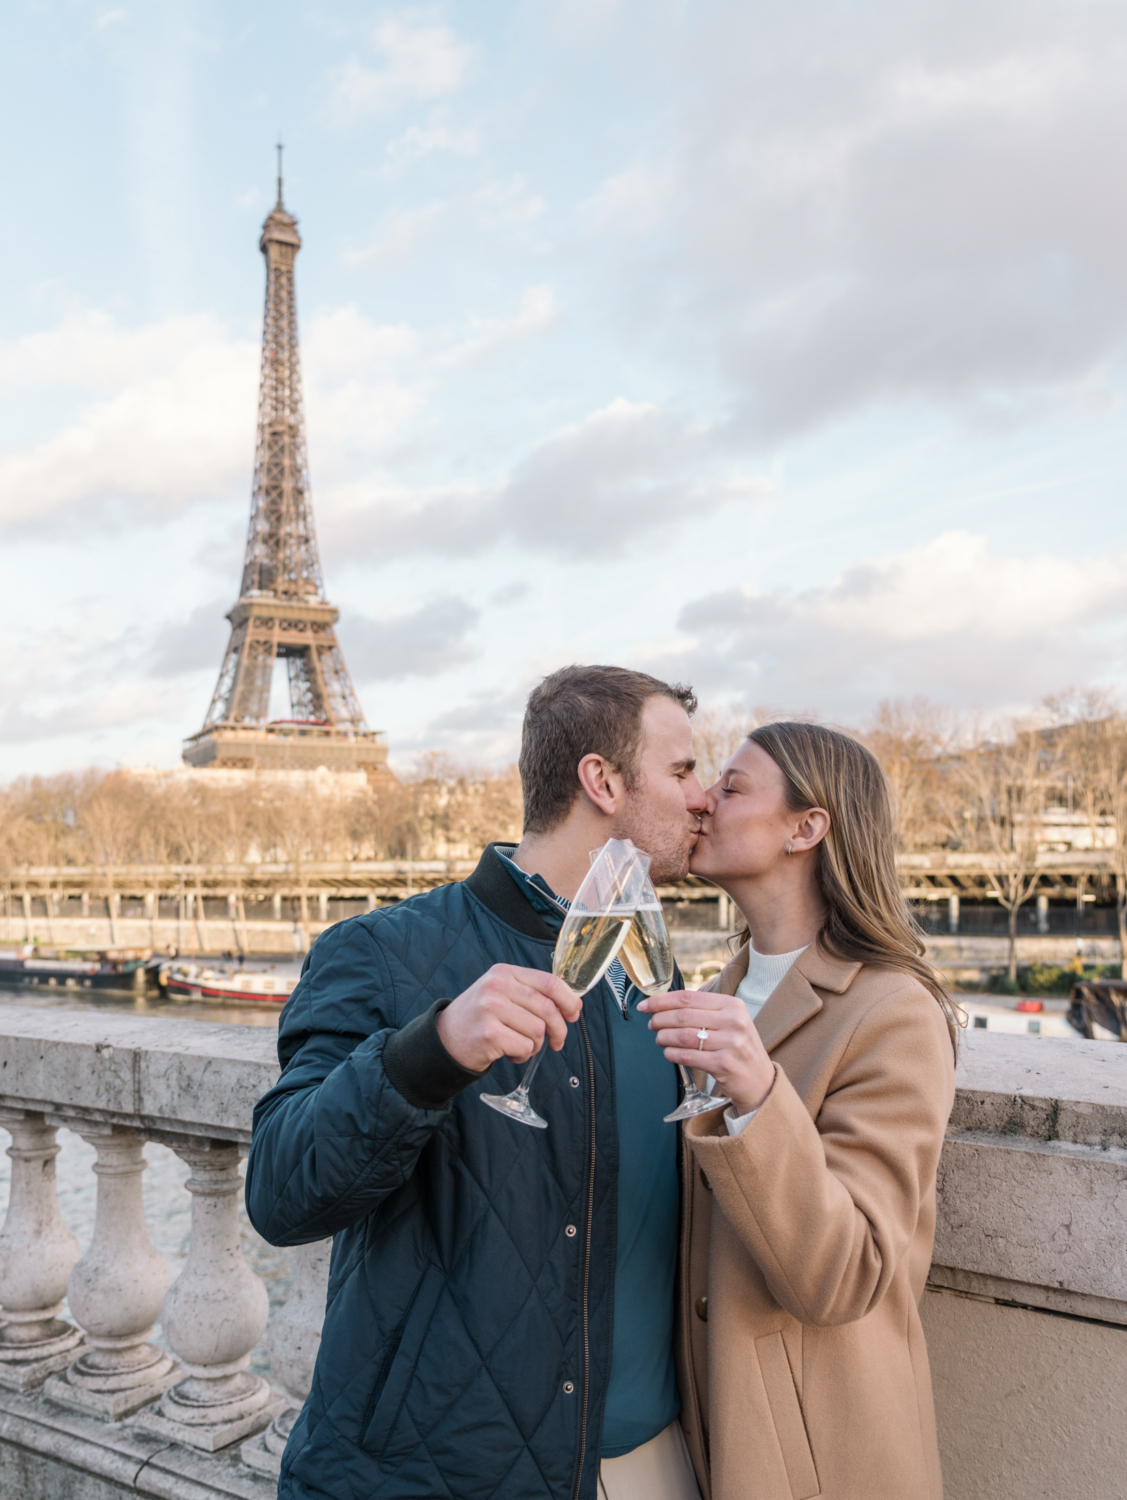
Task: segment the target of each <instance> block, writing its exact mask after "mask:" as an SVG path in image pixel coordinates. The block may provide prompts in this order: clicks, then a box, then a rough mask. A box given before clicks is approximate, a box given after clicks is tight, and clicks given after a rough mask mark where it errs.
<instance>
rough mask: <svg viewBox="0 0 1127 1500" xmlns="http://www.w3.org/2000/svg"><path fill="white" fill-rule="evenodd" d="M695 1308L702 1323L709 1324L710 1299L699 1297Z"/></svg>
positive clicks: (694, 1305)
mask: <svg viewBox="0 0 1127 1500" xmlns="http://www.w3.org/2000/svg"><path fill="white" fill-rule="evenodd" d="M693 1307H694V1308H695V1310H696V1315H697V1317H698V1318H699V1319H700V1320H701V1322H702V1323H707V1322H708V1298H707V1297H698V1298H697V1300H696V1301H695V1302H694V1303H693Z"/></svg>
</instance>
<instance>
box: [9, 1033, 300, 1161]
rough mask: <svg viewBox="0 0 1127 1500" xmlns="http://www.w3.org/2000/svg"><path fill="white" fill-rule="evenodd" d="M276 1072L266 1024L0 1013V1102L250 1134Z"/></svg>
mask: <svg viewBox="0 0 1127 1500" xmlns="http://www.w3.org/2000/svg"><path fill="white" fill-rule="evenodd" d="M277 1076H278V1061H277V1033H276V1032H275V1031H274V1029H273V1027H257V1026H230V1025H219V1024H214V1023H211V1022H206V1021H180V1020H167V1019H165V1018H164V1017H144V1016H138V1017H133V1016H119V1015H100V1014H98V1013H97V1012H96V1011H67V1010H38V1009H32V1008H30V1007H20V1006H11V1007H8V1006H5V1007H4V1009H3V1010H2V1011H0V1104H2V1105H4V1106H7V1107H9V1108H13V1107H14V1108H21V1107H23V1108H35V1107H39V1108H43V1107H46V1108H54V1109H56V1110H57V1111H59V1112H61V1113H63V1112H67V1111H72V1112H73V1113H75V1114H76V1115H78V1116H80V1117H83V1118H89V1119H95V1120H98V1119H101V1120H109V1121H113V1122H117V1123H121V1124H136V1125H139V1126H144V1127H147V1128H150V1129H164V1130H177V1129H179V1130H182V1131H185V1132H187V1133H189V1134H193V1135H214V1136H216V1137H218V1138H220V1139H227V1140H238V1141H247V1140H249V1139H250V1125H251V1114H252V1111H253V1109H254V1104H255V1101H256V1100H257V1099H258V1098H259V1097H260V1096H261V1095H262V1094H263V1093H265V1091H266V1090H267V1089H268V1088H269V1087H270V1086H271V1084H272V1083H273V1082H274V1081H275V1079H276V1078H277Z"/></svg>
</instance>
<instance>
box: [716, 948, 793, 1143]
mask: <svg viewBox="0 0 1127 1500" xmlns="http://www.w3.org/2000/svg"><path fill="white" fill-rule="evenodd" d="M805 951H806V950H805V949H804V948H796V949H795V950H794V952H793V953H757V952H756V951H755V949H754V948H753V947H752V945H751V944H750V943H748V945H747V973H746V974H745V975H744V977H743V978H742V979H741V980H740V982H739V985H738V986H737V988H736V994H737V995H738V996H739V997H740V999H741V1000H742V1001H743V1003H744V1004H745V1005H746V1006H747V1013H748V1015H749V1016H750V1017H751V1019H752V1020H753V1021H754V1020H755V1018H756V1016H757V1015H758V1014H759V1012H760V1011H761V1010H762V1009H763V1007H764V1005H766V1003H767V1001H768V1000H769V999H770V998H771V996H772V994H774V992H775V990H776V989H777V988H778V986H779V985H780V984H781V983H782V980H783V978H784V976H785V975H786V972H787V970H788V969H789V968H790V966H791V964H793V963H794V961H795V959H796V958H797V957H798V956H799V954H800V953H804V952H805ZM755 1115H756V1111H755V1110H754V1109H751V1110H748V1112H747V1114H746V1115H737V1114H736V1113H735V1105H733V1104H729V1106H728V1108H727V1109H726V1110H725V1111H724V1124H725V1125H726V1126H727V1127H728V1134H729V1135H739V1133H740V1132H741V1131H742V1130H744V1129H746V1128H747V1126H748V1124H749V1123H750V1122H751V1121H752V1120H753V1119H754V1118H755Z"/></svg>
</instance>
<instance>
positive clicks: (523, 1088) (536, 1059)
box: [516, 1034, 548, 1097]
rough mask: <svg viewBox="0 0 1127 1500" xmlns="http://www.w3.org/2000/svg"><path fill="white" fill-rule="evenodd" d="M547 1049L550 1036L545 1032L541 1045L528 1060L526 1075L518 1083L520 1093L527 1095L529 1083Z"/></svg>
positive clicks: (534, 1075)
mask: <svg viewBox="0 0 1127 1500" xmlns="http://www.w3.org/2000/svg"><path fill="white" fill-rule="evenodd" d="M547 1050H548V1037H547V1034H545V1036H544V1040H543V1041H542V1042H541V1043H540V1046H539V1047H538V1048H537V1050H536V1051H535V1052H534V1053H533V1054H532V1056H531V1057H530V1058H529V1060H528V1067H527V1068H525V1070H524V1077H523V1078H522V1079H521V1081H520V1082H519V1083H518V1084H517V1088H516V1091H517V1093H518V1094H523V1095H525V1096H526V1097H527V1095H528V1089H529V1085H530V1084H531V1082H532V1080H533V1079H534V1078H535V1077H536V1069H537V1068H538V1067H539V1066H540V1064H541V1063H542V1062H543V1061H544V1053H545V1052H547Z"/></svg>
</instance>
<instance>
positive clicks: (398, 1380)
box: [363, 1266, 446, 1456]
mask: <svg viewBox="0 0 1127 1500" xmlns="http://www.w3.org/2000/svg"><path fill="white" fill-rule="evenodd" d="M445 1285H446V1276H445V1274H444V1273H443V1272H442V1271H440V1270H439V1269H438V1267H437V1266H428V1267H427V1269H426V1271H425V1272H424V1273H423V1277H422V1280H421V1281H420V1282H419V1284H418V1286H417V1287H416V1288H415V1291H414V1294H413V1296H412V1297H411V1300H410V1302H409V1303H408V1304H407V1311H406V1312H405V1313H404V1315H403V1318H402V1320H401V1322H400V1324H399V1327H398V1328H397V1329H396V1330H395V1332H394V1333H393V1334H392V1336H391V1339H390V1341H389V1342H388V1346H387V1349H386V1351H385V1352H384V1357H383V1360H382V1362H381V1364H380V1368H379V1371H378V1373H377V1375H376V1383H375V1387H374V1389H373V1391H372V1394H371V1397H370V1398H369V1401H368V1415H367V1419H366V1422H365V1429H364V1436H363V1446H364V1448H365V1449H366V1450H367V1451H368V1452H369V1453H374V1454H376V1455H377V1456H381V1455H382V1454H383V1451H384V1449H385V1448H386V1447H387V1445H388V1442H389V1440H390V1438H391V1434H392V1432H393V1431H394V1428H395V1424H396V1421H397V1420H398V1418H399V1413H400V1411H401V1410H402V1408H403V1403H404V1401H405V1400H406V1399H407V1392H408V1389H409V1388H410V1385H411V1380H412V1377H413V1376H414V1373H415V1366H416V1365H417V1364H418V1362H419V1355H420V1354H421V1353H422V1348H423V1343H424V1341H425V1339H426V1335H427V1330H428V1329H429V1328H430V1323H431V1319H432V1318H433V1317H434V1311H435V1308H436V1307H437V1306H438V1299H439V1297H441V1295H442V1291H443V1288H444V1287H445Z"/></svg>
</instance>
